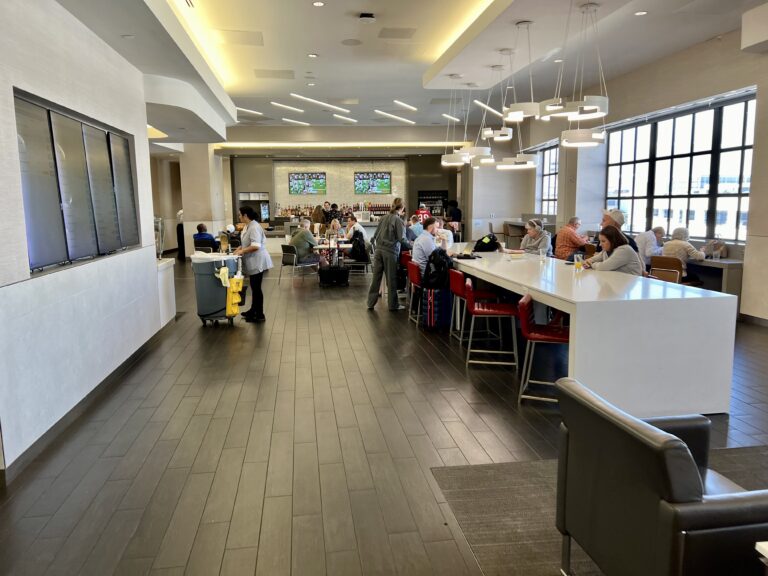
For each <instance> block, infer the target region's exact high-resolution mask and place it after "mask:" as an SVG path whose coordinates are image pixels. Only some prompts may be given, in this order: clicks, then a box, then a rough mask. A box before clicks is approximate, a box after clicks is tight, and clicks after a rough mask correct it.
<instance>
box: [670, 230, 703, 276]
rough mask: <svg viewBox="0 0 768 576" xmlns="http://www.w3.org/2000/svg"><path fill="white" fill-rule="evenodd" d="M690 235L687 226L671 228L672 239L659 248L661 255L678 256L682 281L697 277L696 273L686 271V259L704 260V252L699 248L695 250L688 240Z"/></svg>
mask: <svg viewBox="0 0 768 576" xmlns="http://www.w3.org/2000/svg"><path fill="white" fill-rule="evenodd" d="M690 237H691V235H690V233H689V232H688V229H687V228H675V229H674V230H672V240H670V241H669V242H667V243H665V244H664V248H662V250H661V255H662V256H673V257H675V258H679V259H680V261H681V262H682V263H683V281H686V282H693V281H696V280H698V279H699V277H698V276H697V275H696V274H693V273H691V272H688V266H686V262H687V261H688V260H698V261H701V260H704V258H706V254H704V252H702V251H701V250H696V248H694V247H693V245H692V244H691V243H690V242H688V238H690Z"/></svg>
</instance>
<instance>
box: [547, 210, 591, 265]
mask: <svg viewBox="0 0 768 576" xmlns="http://www.w3.org/2000/svg"><path fill="white" fill-rule="evenodd" d="M580 227H581V218H579V217H578V216H574V217H573V218H571V219H570V220H568V224H566V225H565V226H563V227H562V228H560V230H559V231H558V233H557V242H556V245H555V258H559V259H560V260H567V259H569V258H570V257H571V256H572V255H573V254H574V253H575V252H579V251H581V250H583V249H584V246H585V245H586V243H587V242H589V238H588V237H587V236H584V235H582V234H579V232H578V231H579V228H580Z"/></svg>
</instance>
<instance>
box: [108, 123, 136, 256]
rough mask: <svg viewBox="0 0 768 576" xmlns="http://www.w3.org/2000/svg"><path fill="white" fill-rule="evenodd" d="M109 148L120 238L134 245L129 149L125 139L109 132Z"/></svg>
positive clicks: (125, 244) (134, 213)
mask: <svg viewBox="0 0 768 576" xmlns="http://www.w3.org/2000/svg"><path fill="white" fill-rule="evenodd" d="M109 148H110V151H111V154H112V178H113V180H114V186H115V197H116V199H117V218H118V222H119V223H120V239H121V241H122V244H123V246H135V245H136V244H138V243H139V225H138V221H137V217H136V204H135V201H134V189H133V173H132V171H131V150H130V147H129V145H128V140H127V139H125V138H123V137H121V136H117V135H116V134H111V133H110V135H109Z"/></svg>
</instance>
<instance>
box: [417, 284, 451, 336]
mask: <svg viewBox="0 0 768 576" xmlns="http://www.w3.org/2000/svg"><path fill="white" fill-rule="evenodd" d="M452 309H453V296H452V295H451V291H450V290H449V289H448V288H424V289H423V290H422V291H421V327H422V328H424V329H425V330H448V329H449V328H450V327H451V310H452Z"/></svg>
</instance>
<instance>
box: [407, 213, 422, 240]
mask: <svg viewBox="0 0 768 576" xmlns="http://www.w3.org/2000/svg"><path fill="white" fill-rule="evenodd" d="M422 232H424V226H423V225H422V223H421V222H420V221H419V217H418V216H416V215H415V214H414V215H413V216H411V218H410V221H409V222H408V227H407V228H406V229H405V237H406V238H408V240H410V241H411V242H414V241H415V240H416V238H418V237H419V236H421V233H422Z"/></svg>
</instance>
